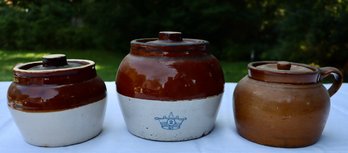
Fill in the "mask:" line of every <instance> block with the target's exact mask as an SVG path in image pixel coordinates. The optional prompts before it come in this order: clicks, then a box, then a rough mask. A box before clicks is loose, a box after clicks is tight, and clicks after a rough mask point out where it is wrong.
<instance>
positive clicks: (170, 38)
mask: <svg viewBox="0 0 348 153" xmlns="http://www.w3.org/2000/svg"><path fill="white" fill-rule="evenodd" d="M116 86H117V93H118V97H119V103H120V106H121V110H122V112H123V116H124V120H125V122H126V125H127V127H128V130H129V132H131V133H132V134H134V135H136V136H138V137H141V138H145V139H151V140H158V141H182V140H190V139H195V138H199V137H202V136H205V135H207V134H208V133H209V132H210V131H212V129H213V128H214V124H215V120H216V116H217V112H218V108H219V105H220V100H221V96H222V92H223V89H224V77H223V73H222V69H221V67H220V64H219V62H218V60H217V59H216V58H215V57H214V56H213V55H211V54H210V53H209V52H208V42H207V41H205V40H199V39H186V38H184V39H183V38H182V36H181V33H180V32H168V31H164V32H160V33H159V38H145V39H136V40H133V41H131V50H130V53H129V54H128V55H127V56H126V57H125V58H124V59H123V61H122V62H121V64H120V67H119V69H118V72H117V76H116Z"/></svg>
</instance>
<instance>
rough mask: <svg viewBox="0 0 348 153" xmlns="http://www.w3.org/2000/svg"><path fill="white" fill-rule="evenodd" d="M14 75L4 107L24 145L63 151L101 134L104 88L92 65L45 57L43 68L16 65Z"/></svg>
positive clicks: (35, 65)
mask: <svg viewBox="0 0 348 153" xmlns="http://www.w3.org/2000/svg"><path fill="white" fill-rule="evenodd" d="M13 71H14V81H13V82H12V84H11V85H10V87H9V89H8V106H9V109H10V111H11V114H12V116H13V118H14V120H15V122H16V124H17V126H18V128H19V130H20V132H21V133H22V135H23V137H24V139H25V140H26V141H27V142H28V143H30V144H33V145H37V146H47V147H55V146H65V145H70V144H75V143H80V142H83V141H86V140H88V139H91V138H93V137H94V136H96V135H97V134H98V133H100V131H101V130H102V123H103V120H104V113H105V107H106V103H105V98H106V87H105V84H104V82H103V81H102V80H101V79H100V78H99V77H98V76H97V75H96V71H95V63H94V62H93V61H89V60H66V58H65V55H49V56H45V57H44V58H43V61H42V62H41V61H40V62H31V63H25V64H19V65H17V66H15V67H14V69H13ZM82 127H84V128H82Z"/></svg>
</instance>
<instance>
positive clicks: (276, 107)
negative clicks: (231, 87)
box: [233, 61, 342, 147]
mask: <svg viewBox="0 0 348 153" xmlns="http://www.w3.org/2000/svg"><path fill="white" fill-rule="evenodd" d="M248 69H249V74H248V76H245V77H244V78H243V79H242V80H241V81H239V83H238V85H237V87H236V89H235V91H234V98H233V99H234V117H235V123H236V127H237V131H238V133H239V134H240V135H241V136H242V137H244V138H246V139H248V140H251V141H253V142H256V143H259V144H264V145H269V146H276V147H303V146H308V145H311V144H314V143H315V142H317V141H318V140H319V138H320V136H321V134H322V131H323V129H324V126H325V124H326V120H327V117H328V114H329V110H330V97H331V96H333V95H334V94H335V93H336V91H337V90H338V89H339V88H340V86H341V84H342V73H341V72H340V71H339V70H338V69H336V68H333V67H322V68H317V67H313V66H309V65H305V64H299V63H291V62H277V61H260V62H252V63H250V64H249V65H248ZM330 74H332V75H333V76H334V82H333V84H332V86H330V87H329V88H328V90H327V89H326V88H325V87H324V86H323V84H322V80H323V79H324V78H326V77H327V76H329V75H330Z"/></svg>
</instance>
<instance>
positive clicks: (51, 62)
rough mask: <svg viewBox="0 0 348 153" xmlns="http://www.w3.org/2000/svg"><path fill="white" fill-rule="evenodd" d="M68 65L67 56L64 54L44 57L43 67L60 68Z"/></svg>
mask: <svg viewBox="0 0 348 153" xmlns="http://www.w3.org/2000/svg"><path fill="white" fill-rule="evenodd" d="M64 65H68V62H67V60H66V56H65V55H64V54H51V55H45V56H43V57H42V66H43V67H53V66H55V67H58V66H64Z"/></svg>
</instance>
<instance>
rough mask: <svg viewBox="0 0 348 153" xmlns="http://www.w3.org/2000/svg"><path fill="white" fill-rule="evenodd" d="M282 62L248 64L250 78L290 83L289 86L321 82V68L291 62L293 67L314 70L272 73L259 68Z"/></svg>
mask: <svg viewBox="0 0 348 153" xmlns="http://www.w3.org/2000/svg"><path fill="white" fill-rule="evenodd" d="M278 62H280V61H256V62H251V63H249V64H248V76H249V77H250V78H253V79H255V80H259V81H265V82H274V83H289V84H311V83H318V82H319V81H320V73H319V68H317V67H314V66H310V65H307V64H302V63H295V62H289V63H290V64H291V65H297V66H302V67H305V68H308V69H310V70H312V71H311V72H308V71H303V72H298V71H295V72H294V71H281V70H279V71H272V70H265V69H262V70H260V69H258V68H257V66H259V65H263V64H277V63H278Z"/></svg>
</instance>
